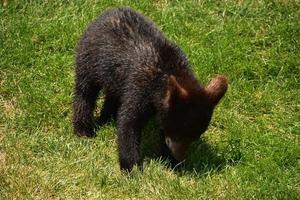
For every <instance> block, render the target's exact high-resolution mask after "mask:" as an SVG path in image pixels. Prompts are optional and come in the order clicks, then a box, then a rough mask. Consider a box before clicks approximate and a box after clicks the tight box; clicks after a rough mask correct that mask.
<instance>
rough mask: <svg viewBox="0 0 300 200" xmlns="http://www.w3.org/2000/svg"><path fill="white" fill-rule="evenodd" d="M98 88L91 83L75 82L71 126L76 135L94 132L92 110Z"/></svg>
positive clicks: (91, 134)
mask: <svg viewBox="0 0 300 200" xmlns="http://www.w3.org/2000/svg"><path fill="white" fill-rule="evenodd" d="M99 91H100V88H99V87H97V86H95V85H94V84H92V83H86V82H80V81H77V82H76V87H75V95H74V101H73V127H74V132H75V133H76V134H77V135H78V136H87V137H93V136H95V135H96V133H95V125H94V117H93V112H94V109H95V105H96V100H97V97H98V93H99Z"/></svg>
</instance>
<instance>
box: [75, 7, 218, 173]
mask: <svg viewBox="0 0 300 200" xmlns="http://www.w3.org/2000/svg"><path fill="white" fill-rule="evenodd" d="M170 75H174V77H176V80H177V81H178V83H180V85H181V86H183V87H184V88H185V89H187V91H191V93H193V92H194V93H196V92H198V93H199V95H198V96H201V98H202V99H203V101H202V102H201V105H202V107H201V106H199V105H195V111H193V112H194V113H195V112H198V113H196V114H198V115H201V116H204V117H203V118H205V120H204V121H205V122H203V123H202V124H201V122H200V125H199V124H197V125H196V126H197V128H199V126H200V128H201V132H203V131H204V130H205V129H206V128H207V126H208V123H209V120H210V117H211V113H212V109H213V106H211V105H210V104H209V103H207V102H208V101H209V100H208V98H206V96H205V95H204V94H203V91H202V90H203V87H202V86H200V85H199V84H198V82H197V80H196V78H195V77H194V75H193V73H192V71H191V69H190V67H189V64H188V62H187V59H186V56H185V55H184V53H183V52H182V51H181V50H180V48H179V47H178V46H177V45H175V44H174V43H172V42H170V41H168V40H167V39H166V38H165V37H164V36H163V34H162V33H161V32H160V31H159V30H158V29H157V28H156V27H155V26H154V24H153V23H152V22H151V21H149V20H148V19H146V18H145V17H143V16H142V15H141V14H139V13H137V12H135V11H133V10H131V9H129V8H119V9H112V10H109V11H106V12H105V13H104V14H103V15H101V16H100V17H98V18H97V19H96V20H95V21H94V22H92V23H91V24H90V26H89V27H88V28H87V30H86V31H85V33H84V35H83V36H82V38H81V40H80V42H79V44H78V46H77V54H76V86H75V96H74V116H73V125H74V130H75V133H76V134H78V135H79V136H94V135H95V122H94V117H93V111H94V109H95V102H96V99H97V97H98V93H99V91H100V90H102V89H103V90H104V92H105V94H106V99H105V102H104V105H103V108H102V111H101V115H100V117H99V118H98V119H97V123H98V124H100V125H103V124H105V123H106V122H108V121H109V120H110V118H116V119H117V130H118V148H119V160H120V166H121V169H124V170H128V171H130V170H131V169H132V167H133V166H134V165H135V164H138V165H140V164H141V162H142V161H141V159H140V156H139V144H140V140H141V129H142V128H143V127H144V125H145V123H146V122H147V120H148V119H149V118H150V117H151V116H153V114H157V115H158V117H159V119H160V126H161V128H162V130H163V131H164V132H165V131H166V129H167V127H166V126H173V125H172V123H173V124H174V122H175V121H176V120H178V119H180V120H187V121H191V122H192V123H194V124H196V123H198V122H195V121H193V119H191V120H190V118H188V117H187V118H188V119H184V118H182V117H184V116H187V115H186V111H184V110H180V109H182V108H183V109H184V108H187V109H189V107H191V106H193V104H189V103H186V104H187V105H185V104H184V103H183V104H182V103H181V102H177V101H174V102H173V103H172V105H171V106H170V107H172V108H179V109H178V110H176V109H175V111H174V109H173V110H172V109H171V108H170V107H168V106H166V101H168V99H167V98H168V91H170V89H169V79H170ZM173 93H174V92H173ZM173 93H172V92H171V94H172V95H173ZM173 96H174V95H173ZM188 102H190V101H189V100H188ZM177 104H178V105H180V106H179V107H178V106H177V107H176V105H177ZM173 105H174V106H173ZM197 106H198V107H199V109H197ZM200 107H201V108H200ZM190 110H192V109H190ZM202 111H203V112H202ZM201 112H202V113H203V115H202V114H201ZM170 115H172V116H170ZM174 115H175V116H174ZM177 115H182V116H179V117H177ZM188 116H190V115H188ZM192 117H193V116H192ZM175 118H176V119H175ZM174 120H175V121H174ZM176 123H178V124H174V127H177V128H178V130H182V128H181V127H180V126H181V125H180V124H182V123H181V121H177V122H176ZM192 126H193V125H192ZM189 128H190V127H187V128H186V129H189ZM169 129H170V128H169ZM184 129H185V128H183V130H184ZM202 129H203V130H202ZM193 130H194V129H193ZM175 131H176V130H175ZM164 134H167V133H164ZM174 134H175V135H176V134H177V135H179V136H183V133H174ZM187 134H189V131H187ZM197 135H200V134H199V133H197ZM184 137H189V135H187V136H184ZM196 138H198V136H197V137H196ZM193 139H195V138H193ZM163 143H164V142H163ZM165 147H166V146H165V144H164V147H163V148H165Z"/></svg>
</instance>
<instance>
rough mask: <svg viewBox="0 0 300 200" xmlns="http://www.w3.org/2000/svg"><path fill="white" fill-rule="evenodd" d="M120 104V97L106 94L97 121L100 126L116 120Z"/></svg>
mask: <svg viewBox="0 0 300 200" xmlns="http://www.w3.org/2000/svg"><path fill="white" fill-rule="evenodd" d="M119 103H120V102H119V98H118V97H115V96H113V95H110V94H106V96H105V100H104V103H103V106H102V109H101V113H100V117H99V118H98V119H97V125H98V126H102V125H104V124H106V123H107V122H109V121H110V120H112V119H113V120H116V117H117V112H118V108H119Z"/></svg>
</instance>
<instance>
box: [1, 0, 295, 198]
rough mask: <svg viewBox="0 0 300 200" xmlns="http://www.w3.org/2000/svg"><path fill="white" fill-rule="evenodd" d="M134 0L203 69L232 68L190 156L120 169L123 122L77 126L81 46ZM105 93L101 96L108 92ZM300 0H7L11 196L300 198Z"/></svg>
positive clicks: (6, 138) (6, 126)
mask: <svg viewBox="0 0 300 200" xmlns="http://www.w3.org/2000/svg"><path fill="white" fill-rule="evenodd" d="M115 6H130V7H132V8H135V9H137V10H139V11H140V12H142V13H144V14H145V15H146V16H148V17H149V18H151V19H152V20H153V21H154V22H155V23H156V24H157V25H158V27H160V29H161V30H162V31H163V32H164V33H165V35H166V36H167V37H168V38H170V39H171V40H173V41H176V43H177V44H178V45H179V46H181V47H182V49H183V50H184V52H185V53H186V54H187V56H188V58H189V60H190V63H191V64H192V66H193V69H194V71H195V73H196V75H197V77H198V79H199V80H200V81H201V82H202V83H204V84H206V83H207V82H208V81H209V80H210V79H211V78H212V77H213V76H214V75H215V74H225V75H226V76H227V77H228V79H229V80H230V86H229V90H228V92H227V94H226V95H225V97H224V98H223V100H222V102H221V103H220V105H219V106H218V107H217V109H216V110H215V113H214V116H213V119H212V123H211V125H210V127H209V129H208V131H207V132H206V133H205V134H204V135H203V137H202V139H201V141H199V142H197V143H196V144H194V145H193V147H192V148H191V149H190V153H189V157H188V160H187V162H186V165H185V166H184V167H183V168H182V169H181V170H172V169H171V168H168V167H167V166H166V163H165V162H164V161H161V160H159V159H155V158H153V156H152V154H153V152H154V150H153V149H151V147H152V146H155V142H153V140H155V137H153V136H152V135H155V134H157V132H156V124H155V120H154V121H153V122H151V123H149V125H148V126H147V127H146V129H145V131H144V135H145V136H144V137H145V138H147V139H145V140H144V141H145V142H144V144H143V148H142V153H143V155H144V157H145V158H144V165H145V170H144V172H143V173H142V172H140V171H139V170H137V169H135V170H134V171H133V172H132V174H131V176H128V175H124V174H122V173H120V170H119V165H118V157H117V148H116V128H115V123H111V124H109V125H107V126H105V127H103V128H101V129H100V130H99V131H98V133H97V137H96V138H94V139H85V138H78V137H76V136H75V135H73V131H72V126H71V123H70V121H71V116H72V93H73V86H74V47H75V45H76V43H77V41H78V39H79V37H80V35H81V34H82V33H83V31H84V29H85V28H86V26H87V25H88V23H89V22H90V21H91V20H92V19H94V18H95V17H96V16H97V15H99V14H100V13H101V12H103V11H104V10H105V9H107V8H110V7H115ZM99 105H101V97H100V100H99ZM299 134H300V1H299V0H291V1H288V0H275V1H271V0H270V1H269V0H265V1H263V0H256V1H254V0H253V1H251V0H235V1H234V0H227V1H211V0H208V1H205V0H198V1H196V0H186V1H184V0H182V1H179V0H173V1H171V0H170V1H168V0H153V1H148V0H141V1H130V0H119V1H111V0H101V1H100V0H91V1H83V0H74V1H68V0H65V1H39V0H35V1H34V0H32V1H29V0H26V1H25V0H15V1H13V0H8V1H7V5H6V6H3V5H2V4H1V5H0V199H1V200H2V199H3V200H5V199H229V200H231V199H287V200H292V199H300V185H299V183H300V145H299Z"/></svg>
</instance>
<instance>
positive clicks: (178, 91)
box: [164, 75, 189, 108]
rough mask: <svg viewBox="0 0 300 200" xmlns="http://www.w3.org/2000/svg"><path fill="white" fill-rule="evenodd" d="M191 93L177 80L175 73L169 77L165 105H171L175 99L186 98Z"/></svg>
mask: <svg viewBox="0 0 300 200" xmlns="http://www.w3.org/2000/svg"><path fill="white" fill-rule="evenodd" d="M188 96H189V94H188V92H187V90H186V89H184V88H183V87H182V86H181V85H180V84H179V83H178V81H177V80H176V77H175V76H174V75H170V76H169V77H168V86H167V94H166V97H165V99H164V105H165V107H167V108H168V107H169V106H170V104H172V101H174V100H186V99H187V98H188Z"/></svg>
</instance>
